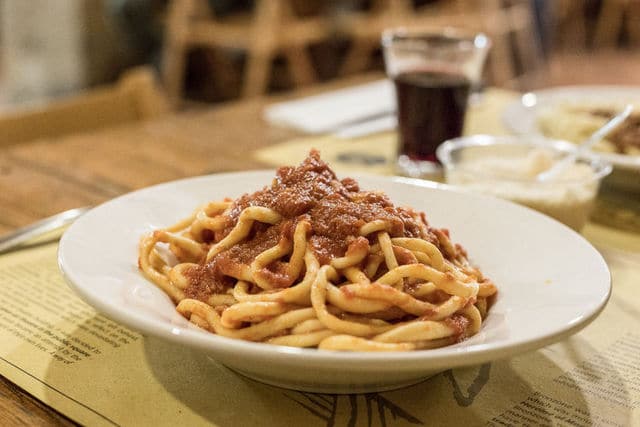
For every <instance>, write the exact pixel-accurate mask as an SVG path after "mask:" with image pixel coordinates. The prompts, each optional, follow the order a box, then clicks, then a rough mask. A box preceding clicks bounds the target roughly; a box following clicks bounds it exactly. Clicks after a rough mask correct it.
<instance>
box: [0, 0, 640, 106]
mask: <svg viewBox="0 0 640 427" xmlns="http://www.w3.org/2000/svg"><path fill="white" fill-rule="evenodd" d="M496 11H497V12H496ZM405 23H410V24H411V25H420V24H428V25H431V24H438V25H445V24H446V25H453V26H463V27H464V26H474V27H475V29H478V28H479V27H481V28H480V29H483V30H484V31H487V32H488V33H489V34H490V35H491V36H492V37H494V38H495V39H496V40H498V39H499V40H501V41H500V43H496V44H495V45H494V52H493V53H492V55H493V58H492V60H491V61H490V67H489V68H490V73H489V74H488V75H487V77H486V81H487V83H488V84H494V85H499V86H505V87H512V88H516V89H520V90H523V89H528V88H535V87H539V86H544V85H548V84H568V83H571V82H572V81H575V82H576V83H582V84H584V83H588V82H593V83H598V82H609V83H640V82H638V75H640V71H639V70H638V67H639V63H640V61H639V59H638V58H639V57H638V51H639V49H638V46H639V44H640V2H637V1H627V0H478V1H476V0H413V1H410V0H327V1H321V0H307V1H305V0H235V1H234V0H0V108H2V109H10V108H14V107H15V106H19V105H23V104H25V103H37V102H43V101H46V100H47V99H52V98H55V97H59V96H62V95H65V94H69V93H73V92H75V91H78V90H81V89H83V88H88V87H93V86H97V85H102V84H106V83H109V82H113V81H115V80H116V79H117V78H118V76H120V75H121V74H122V72H123V71H125V70H127V69H129V68H131V67H133V66H136V65H140V64H148V65H150V66H151V67H153V69H155V70H156V73H157V75H158V76H159V77H161V81H162V83H164V86H165V89H167V90H168V91H169V94H170V95H171V96H172V98H174V100H176V99H179V100H181V101H187V102H205V103H212V102H220V101H226V100H230V99H236V98H238V97H241V96H254V95H259V94H261V93H268V92H274V91H281V90H287V89H291V88H294V87H298V86H300V85H305V84H311V83H313V82H316V81H325V80H329V79H333V78H339V77H341V76H344V75H349V74H355V73H360V72H367V71H372V70H373V71H375V70H377V71H381V70H382V61H381V59H380V52H379V50H378V49H376V44H377V43H378V39H379V32H380V30H381V29H382V28H384V27H385V26H391V25H401V24H405ZM507 27H512V28H511V30H509V29H508V28H507ZM508 30H509V31H508ZM296 40H297V42H296ZM301 40H308V42H304V43H303V42H302V41H301ZM507 68H508V69H507ZM540 76H542V78H540ZM532 77H535V78H532ZM248 80H251V81H253V82H254V83H252V86H251V85H249V86H247V81H248ZM183 105H184V104H183Z"/></svg>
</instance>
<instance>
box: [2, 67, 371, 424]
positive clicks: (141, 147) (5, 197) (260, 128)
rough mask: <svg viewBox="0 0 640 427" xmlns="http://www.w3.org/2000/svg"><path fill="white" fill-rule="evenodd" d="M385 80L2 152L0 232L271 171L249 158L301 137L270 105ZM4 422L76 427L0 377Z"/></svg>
mask: <svg viewBox="0 0 640 427" xmlns="http://www.w3.org/2000/svg"><path fill="white" fill-rule="evenodd" d="M380 77H381V76H380V74H372V75H363V76H356V77H353V78H349V79H344V80H340V81H337V82H331V83H327V84H323V85H317V86H314V87H310V88H306V89H303V90H300V91H296V92H294V93H288V94H285V95H278V96H270V97H260V98H255V99H251V100H243V101H237V102H233V103H228V104H225V105H223V106H219V107H211V108H208V109H202V110H193V111H187V112H182V113H175V114H171V115H167V116H163V117H161V118H159V119H157V120H154V121H146V122H138V123H133V124H126V125H123V126H119V127H114V128H108V129H103V130H98V131H95V132H90V133H84V134H76V135H71V136H66V137H62V138H51V139H41V140H37V141H33V142H29V143H22V144H18V145H13V146H9V147H7V148H3V149H2V150H1V151H0V206H2V209H1V210H0V234H2V233H6V232H9V231H12V230H14V229H16V228H18V227H21V226H24V225H27V224H30V223H32V222H34V221H37V220H39V219H42V218H44V217H47V216H50V215H53V214H55V213H58V212H61V211H64V210H67V209H72V208H75V207H79V206H94V205H97V204H99V203H101V202H104V201H106V200H109V199H112V198H114V197H116V196H119V195H121V194H124V193H127V192H130V191H132V190H135V189H138V188H143V187H147V186H149V185H153V184H157V183H160V182H165V181H171V180H175V179H179V178H184V177H189V176H197V175H204V174H211V173H217V172H228V171H240V170H249V169H259V168H264V167H265V165H264V164H262V163H260V162H259V161H257V160H254V159H252V157H251V156H250V155H248V153H250V152H251V151H252V150H255V149H257V148H262V147H266V146H268V145H271V144H277V143H279V142H283V141H286V140H289V139H291V138H294V137H296V136H300V133H299V132H296V131H294V130H291V129H286V128H281V127H275V126H270V125H269V124H268V123H267V122H265V121H264V120H263V118H262V112H263V109H264V107H265V106H266V105H267V104H270V103H273V102H277V101H281V100H286V99H290V98H297V97H304V96H309V95H313V94H315V93H320V92H324V91H328V90H333V89H338V88H341V87H346V86H350V85H354V84H358V83H363V82H366V81H370V80H373V79H375V78H380ZM0 425H2V426H5V425H75V423H74V422H73V421H71V420H69V419H68V418H66V417H65V416H63V415H61V414H59V413H57V412H56V411H55V410H54V409H52V408H50V407H48V406H47V405H45V404H43V403H42V402H40V401H38V400H37V399H35V398H33V397H32V396H31V395H29V394H28V393H26V392H24V391H23V390H22V389H20V388H19V387H17V386H15V385H14V384H12V383H11V382H9V381H8V380H7V379H6V378H4V377H2V376H0Z"/></svg>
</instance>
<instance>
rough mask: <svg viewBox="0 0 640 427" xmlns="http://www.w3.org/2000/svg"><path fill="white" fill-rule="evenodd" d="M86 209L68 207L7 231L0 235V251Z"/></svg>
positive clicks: (75, 216) (9, 248)
mask: <svg viewBox="0 0 640 427" xmlns="http://www.w3.org/2000/svg"><path fill="white" fill-rule="evenodd" d="M87 210H89V208H87V207H82V208H76V209H70V210H68V211H64V212H61V213H59V214H56V215H53V216H50V217H48V218H45V219H42V220H40V221H38V222H34V223H33V224H30V225H27V226H26V227H22V228H19V229H17V230H15V231H13V232H11V233H8V234H6V235H4V236H2V237H0V253H3V252H7V251H10V250H11V249H13V248H15V247H16V246H19V245H21V244H23V243H25V242H28V241H29V240H32V239H35V238H36V237H39V236H43V235H44V234H46V233H48V232H50V231H53V230H56V229H58V228H61V227H63V226H65V225H67V224H70V223H71V222H73V221H75V220H76V219H77V218H78V217H79V216H80V215H82V214H84V213H85V212H86V211H87Z"/></svg>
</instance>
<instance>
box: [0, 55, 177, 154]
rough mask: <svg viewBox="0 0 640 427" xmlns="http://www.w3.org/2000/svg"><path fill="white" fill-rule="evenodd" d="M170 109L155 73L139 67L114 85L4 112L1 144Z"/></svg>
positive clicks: (0, 117) (84, 129)
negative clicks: (156, 82) (156, 81)
mask: <svg viewBox="0 0 640 427" xmlns="http://www.w3.org/2000/svg"><path fill="white" fill-rule="evenodd" d="M168 111H169V104H168V102H167V100H166V98H165V97H164V95H163V93H162V92H161V91H160V90H159V89H158V87H157V86H156V84H155V79H154V75H153V73H152V72H151V71H150V70H149V69H147V68H144V67H143V68H135V69H132V70H129V71H128V72H126V73H125V74H124V75H123V76H122V77H121V79H120V80H119V81H118V82H117V83H116V84H115V85H113V86H109V87H102V88H97V89H93V90H90V91H87V92H85V93H83V94H80V95H76V96H71V97H69V98H65V99H62V100H58V101H54V102H52V103H50V104H47V105H45V106H43V107H39V108H29V109H25V110H21V111H15V112H10V113H7V114H0V147H2V146H7V145H11V144H16V143H20V142H27V141H31V140H35V139H39V138H46V137H59V136H62V135H66V134H71V133H80V132H87V131H91V130H94V129H99V128H104V127H109V126H115V125H119V124H121V123H126V122H133V121H138V120H145V119H150V118H153V117H157V116H159V115H161V114H164V113H167V112H168Z"/></svg>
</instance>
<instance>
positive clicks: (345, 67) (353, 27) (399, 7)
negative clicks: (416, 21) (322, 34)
mask: <svg viewBox="0 0 640 427" xmlns="http://www.w3.org/2000/svg"><path fill="white" fill-rule="evenodd" d="M412 12H413V7H412V2H411V0H372V1H371V5H370V7H369V8H368V9H367V10H357V11H344V12H342V13H341V16H339V17H338V22H339V31H340V33H341V35H342V36H344V37H345V38H347V39H348V40H349V41H350V42H351V46H350V47H349V50H348V51H347V54H346V56H345V59H344V61H343V63H342V66H341V67H340V74H343V75H346V74H353V73H357V72H359V71H363V70H366V69H367V68H368V66H369V65H370V61H371V55H372V53H373V52H374V51H376V50H377V49H379V48H380V36H381V35H382V31H384V30H385V29H386V28H391V27H397V26H402V25H404V24H406V22H407V21H408V20H409V19H410V18H409V17H410V16H411V13H412Z"/></svg>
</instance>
